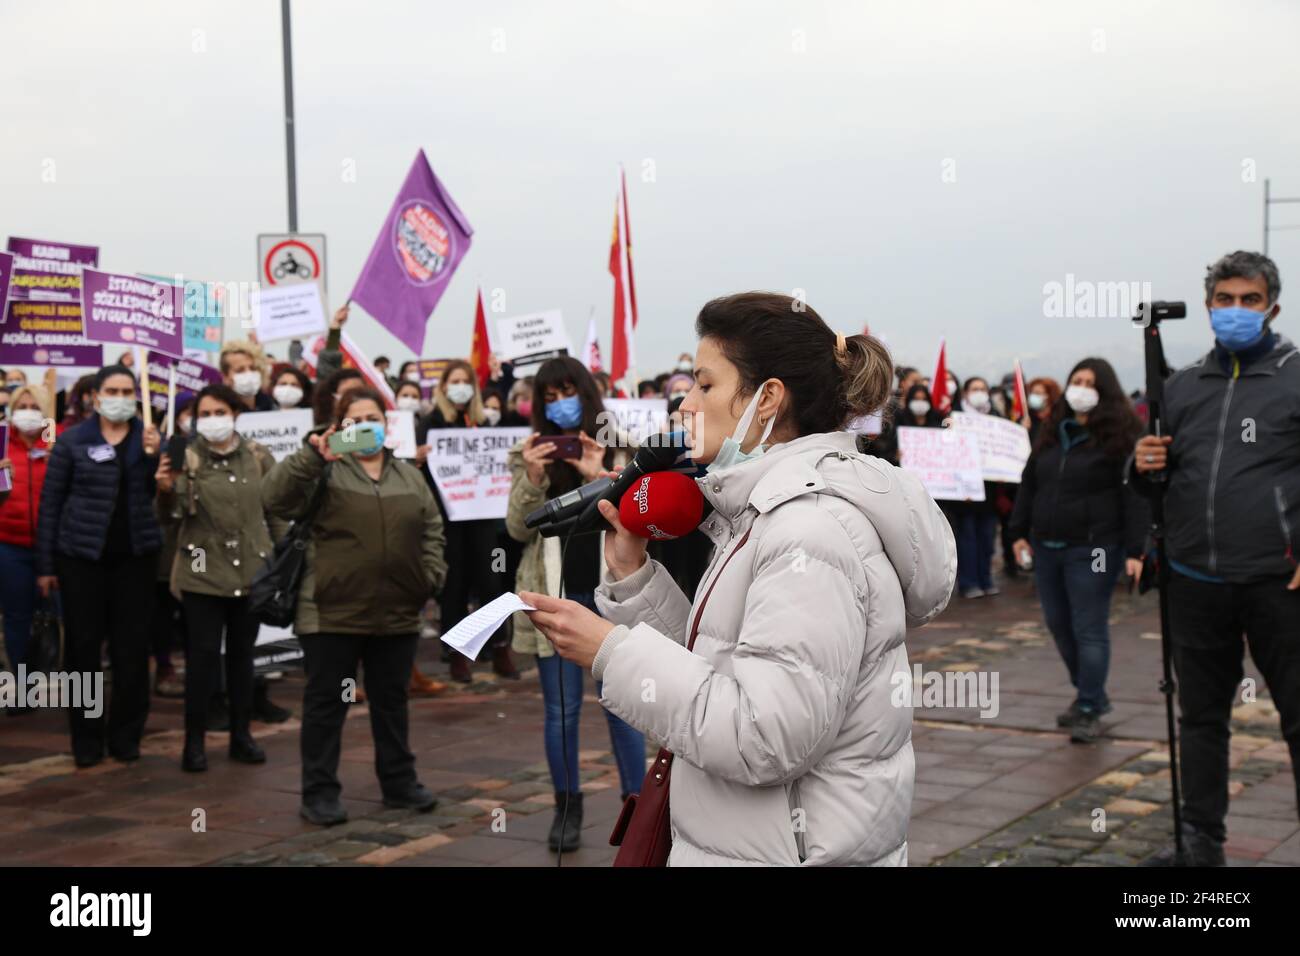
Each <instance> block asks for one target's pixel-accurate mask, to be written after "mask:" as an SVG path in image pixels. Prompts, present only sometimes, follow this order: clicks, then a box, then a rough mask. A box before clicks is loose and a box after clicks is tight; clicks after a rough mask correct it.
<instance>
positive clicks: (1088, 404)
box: [1065, 385, 1101, 415]
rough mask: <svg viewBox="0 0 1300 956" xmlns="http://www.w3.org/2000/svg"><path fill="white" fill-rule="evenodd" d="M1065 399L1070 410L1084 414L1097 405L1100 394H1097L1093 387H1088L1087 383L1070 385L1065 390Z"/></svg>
mask: <svg viewBox="0 0 1300 956" xmlns="http://www.w3.org/2000/svg"><path fill="white" fill-rule="evenodd" d="M1065 401H1066V403H1067V404H1068V405H1069V406H1070V408H1071V409H1072V410H1074V411H1075V412H1077V413H1079V414H1081V415H1086V414H1087V413H1088V412H1090V411H1092V410H1093V409H1094V408H1096V407H1097V403H1098V402H1099V401H1101V396H1100V395H1098V394H1097V390H1096V389H1095V388H1089V387H1088V386H1087V385H1071V386H1070V387H1069V388H1067V389H1066V390H1065Z"/></svg>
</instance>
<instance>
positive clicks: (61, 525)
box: [36, 414, 162, 574]
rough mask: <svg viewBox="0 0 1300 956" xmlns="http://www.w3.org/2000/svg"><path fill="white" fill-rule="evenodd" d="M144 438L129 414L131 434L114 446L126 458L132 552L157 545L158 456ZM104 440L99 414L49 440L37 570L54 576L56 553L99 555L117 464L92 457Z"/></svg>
mask: <svg viewBox="0 0 1300 956" xmlns="http://www.w3.org/2000/svg"><path fill="white" fill-rule="evenodd" d="M143 437H144V425H143V423H141V421H140V419H138V418H133V419H132V420H131V430H130V432H129V433H128V434H127V436H126V438H124V439H122V441H121V443H120V444H119V445H117V454H119V455H125V456H126V494H127V508H128V509H129V510H128V514H127V517H128V521H129V522H130V526H131V553H132V554H134V555H137V556H139V555H145V554H152V553H155V552H157V551H158V550H159V549H160V548H161V547H162V532H161V531H160V530H159V528H158V519H157V516H156V515H155V514H154V508H153V499H154V491H155V486H154V477H153V476H154V473H155V472H156V471H157V470H158V456H157V455H145V453H144V442H143ZM106 444H108V443H107V442H106V441H105V440H104V434H103V432H101V431H100V430H99V415H98V414H93V415H91V416H90V417H89V418H87V419H86V420H85V421H83V422H81V423H80V424H79V425H74V426H73V427H72V428H69V429H68V430H67V431H65V432H64V433H63V434H62V435H60V436H59V439H58V441H56V442H55V443H54V450H53V451H51V452H50V463H49V465H48V466H47V468H46V470H45V486H44V488H43V489H42V490H41V514H40V518H39V519H38V520H37V522H36V573H37V574H54V556H55V555H56V554H63V555H67V556H68V557H70V558H82V559H84V560H87V561H98V560H99V558H100V555H102V554H103V552H104V542H105V539H106V538H107V537H108V523H109V521H110V520H111V519H112V517H113V504H114V501H115V500H116V499H117V485H118V465H117V462H116V461H115V460H114V459H109V460H107V461H95V460H94V459H93V458H91V456H90V449H92V448H95V447H97V446H102V445H106Z"/></svg>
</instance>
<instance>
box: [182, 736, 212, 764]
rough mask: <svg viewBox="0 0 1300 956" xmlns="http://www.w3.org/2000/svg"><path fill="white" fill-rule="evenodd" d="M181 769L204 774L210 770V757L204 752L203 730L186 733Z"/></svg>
mask: <svg viewBox="0 0 1300 956" xmlns="http://www.w3.org/2000/svg"><path fill="white" fill-rule="evenodd" d="M181 769H182V770H188V771H189V772H190V773H202V772H203V771H204V770H207V769H208V755H207V753H206V751H205V750H204V740H203V731H202V730H187V731H185V749H184V750H182V751H181Z"/></svg>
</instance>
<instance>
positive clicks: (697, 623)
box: [686, 525, 754, 651]
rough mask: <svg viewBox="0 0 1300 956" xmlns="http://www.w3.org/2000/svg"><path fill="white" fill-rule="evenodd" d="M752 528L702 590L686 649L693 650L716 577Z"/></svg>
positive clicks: (718, 576) (725, 566)
mask: <svg viewBox="0 0 1300 956" xmlns="http://www.w3.org/2000/svg"><path fill="white" fill-rule="evenodd" d="M753 530H754V526H753V525H750V526H749V530H747V531H746V532H745V533H744V535H742V536H741V538H740V543H739V544H737V545H736V546H735V547H734V548H732V549H731V554H729V555H727V557H726V558H725V559H724V560H723V562H722V567H720V568H718V573H717V574H715V575H714V576H713V580H712V581H711V582H709V589H708V590H707V591H705V592H704V599H703V600H702V601H700V606H699V607H698V608H696V609H695V620H694V622H692V624H691V636H690V638H689V639H688V640H687V642H686V649H687V650H688V651H693V650H694V649H695V636H696V635H697V634H698V633H699V631H700V617H701V616H703V614H704V605H706V604H708V603H709V596H710V595H711V594H712V593H713V589H714V587H716V586H717V583H718V578H720V577H722V572H723V571H725V570H727V565H728V564H730V563H731V559H732V558H734V557H735V556H736V552H737V551H739V550H740V549H741V548H743V547H744V546H745V542H746V541H748V540H749V532H750V531H753Z"/></svg>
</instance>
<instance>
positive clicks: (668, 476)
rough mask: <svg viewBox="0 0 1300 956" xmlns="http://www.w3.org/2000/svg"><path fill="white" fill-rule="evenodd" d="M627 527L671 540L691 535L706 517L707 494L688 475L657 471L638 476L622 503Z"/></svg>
mask: <svg viewBox="0 0 1300 956" xmlns="http://www.w3.org/2000/svg"><path fill="white" fill-rule="evenodd" d="M618 516H619V519H620V520H621V521H622V522H623V527H625V528H627V530H628V531H631V532H632V533H633V534H635V535H638V536H640V537H642V538H650V539H651V540H653V541H669V540H671V539H673V538H680V537H681V536H682V535H686V534H690V533H691V532H692V531H694V530H695V529H696V528H698V527H699V525H700V521H701V520H702V519H703V517H704V495H702V494H701V493H700V489H699V487H698V486H697V485H696V484H695V482H694V481H693V480H692V479H691V478H688V477H687V476H686V475H683V474H681V473H680V472H676V471H656V472H651V473H650V474H648V475H644V476H642V477H641V478H638V479H637V481H636V483H635V484H633V485H632V487H631V488H629V489H628V490H627V491H626V492H625V493H624V494H623V500H622V501H620V502H619V504H618Z"/></svg>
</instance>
